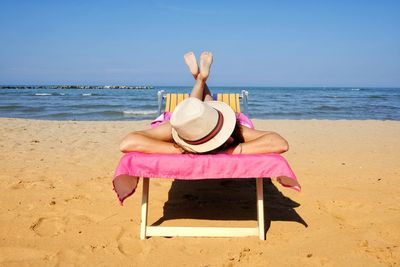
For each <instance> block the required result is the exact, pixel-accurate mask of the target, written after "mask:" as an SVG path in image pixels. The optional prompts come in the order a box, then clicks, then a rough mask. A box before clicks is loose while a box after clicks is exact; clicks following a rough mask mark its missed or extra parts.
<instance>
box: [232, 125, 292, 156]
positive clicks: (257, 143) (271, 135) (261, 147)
mask: <svg viewBox="0 0 400 267" xmlns="http://www.w3.org/2000/svg"><path fill="white" fill-rule="evenodd" d="M241 129H242V135H243V138H244V143H241V144H239V145H238V146H236V147H234V148H233V150H232V151H231V153H232V154H240V153H241V154H263V153H284V152H286V151H288V149H289V144H288V142H287V141H286V140H285V139H284V138H283V137H282V136H280V135H279V134H277V133H275V132H269V131H260V130H254V129H251V128H248V127H246V126H241Z"/></svg>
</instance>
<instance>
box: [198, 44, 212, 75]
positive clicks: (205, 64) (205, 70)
mask: <svg viewBox="0 0 400 267" xmlns="http://www.w3.org/2000/svg"><path fill="white" fill-rule="evenodd" d="M212 62H213V54H212V53H211V52H207V51H206V52H203V53H202V54H201V56H200V76H201V78H202V79H203V80H207V78H208V75H209V74H210V68H211V64H212Z"/></svg>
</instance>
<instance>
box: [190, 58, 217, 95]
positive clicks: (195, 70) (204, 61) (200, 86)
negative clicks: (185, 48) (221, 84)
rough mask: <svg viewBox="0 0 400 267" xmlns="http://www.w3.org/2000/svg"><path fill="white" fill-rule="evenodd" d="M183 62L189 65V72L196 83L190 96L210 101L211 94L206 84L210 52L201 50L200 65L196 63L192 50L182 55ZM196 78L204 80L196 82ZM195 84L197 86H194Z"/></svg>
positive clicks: (210, 61) (210, 60)
mask: <svg viewBox="0 0 400 267" xmlns="http://www.w3.org/2000/svg"><path fill="white" fill-rule="evenodd" d="M184 59H185V63H186V65H187V66H188V67H189V70H190V72H191V73H192V75H193V77H194V78H195V80H196V84H195V86H194V87H193V89H192V93H191V94H190V96H191V97H196V98H198V99H200V100H202V101H210V100H213V99H212V95H211V92H210V89H209V88H208V86H207V83H206V80H207V78H208V76H209V73H210V68H211V64H212V61H213V55H212V53H211V52H203V53H202V54H201V56H200V67H201V69H200V70H199V67H198V65H197V61H196V57H195V55H194V53H193V52H189V53H186V54H185V55H184ZM199 76H200V77H199ZM198 78H201V79H202V80H204V82H203V83H198V82H197V80H198ZM196 85H197V86H196Z"/></svg>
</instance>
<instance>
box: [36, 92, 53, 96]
mask: <svg viewBox="0 0 400 267" xmlns="http://www.w3.org/2000/svg"><path fill="white" fill-rule="evenodd" d="M35 95H36V96H49V95H53V94H49V93H36V94H35Z"/></svg>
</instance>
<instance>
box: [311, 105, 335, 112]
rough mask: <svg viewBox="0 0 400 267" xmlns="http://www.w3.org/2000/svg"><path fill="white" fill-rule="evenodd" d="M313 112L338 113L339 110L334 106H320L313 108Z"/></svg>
mask: <svg viewBox="0 0 400 267" xmlns="http://www.w3.org/2000/svg"><path fill="white" fill-rule="evenodd" d="M313 109H314V110H322V111H338V110H340V108H338V107H335V106H328V105H322V106H318V107H316V108H313Z"/></svg>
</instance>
